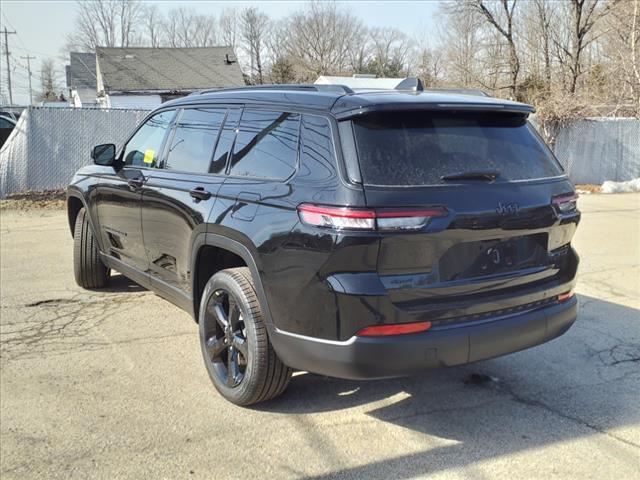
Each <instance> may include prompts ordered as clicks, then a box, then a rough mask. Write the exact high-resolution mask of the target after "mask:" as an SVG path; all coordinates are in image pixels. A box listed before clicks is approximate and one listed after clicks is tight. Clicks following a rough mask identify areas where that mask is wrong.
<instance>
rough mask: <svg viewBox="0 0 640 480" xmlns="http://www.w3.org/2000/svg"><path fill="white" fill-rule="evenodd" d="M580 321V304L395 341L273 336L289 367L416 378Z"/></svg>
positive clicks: (547, 336)
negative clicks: (427, 371)
mask: <svg viewBox="0 0 640 480" xmlns="http://www.w3.org/2000/svg"><path fill="white" fill-rule="evenodd" d="M576 317H577V299H576V298H575V297H574V298H572V299H571V300H569V301H567V302H565V303H562V304H555V305H553V306H550V307H546V308H540V309H537V310H533V311H528V312H523V313H520V314H516V315H513V316H509V317H507V318H505V317H502V318H500V319H496V320H494V321H484V322H481V323H478V324H468V323H467V324H463V325H459V326H451V327H450V328H442V329H437V330H434V329H432V330H428V331H426V332H422V333H416V334H409V335H396V336H391V337H352V338H350V339H349V340H347V341H345V342H338V341H331V340H323V339H315V338H311V337H304V336H301V335H295V334H289V333H286V332H282V331H279V330H276V329H272V331H270V332H269V333H270V338H271V342H272V344H273V346H274V348H275V350H276V352H277V353H278V356H279V357H280V359H281V360H282V361H283V362H284V363H285V364H287V365H289V366H290V367H293V368H296V369H299V370H306V371H309V372H313V373H318V374H322V375H328V376H331V377H338V378H346V379H369V378H389V377H398V376H405V375H411V374H415V373H419V372H421V371H424V370H427V369H430V368H436V367H441V366H453V365H461V364H465V363H471V362H477V361H480V360H486V359H489V358H493V357H498V356H501V355H506V354H508V353H512V352H516V351H519V350H523V349H525V348H530V347H533V346H536V345H540V344H541V343H544V342H547V341H549V340H552V339H554V338H556V337H558V336H560V335H562V334H563V333H564V332H566V331H567V330H568V329H569V328H570V327H571V325H572V324H573V322H574V321H575V320H576Z"/></svg>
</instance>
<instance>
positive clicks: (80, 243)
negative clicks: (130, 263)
mask: <svg viewBox="0 0 640 480" xmlns="http://www.w3.org/2000/svg"><path fill="white" fill-rule="evenodd" d="M73 273H74V275H75V277H76V283H77V284H78V285H80V286H81V287H82V288H88V289H94V288H103V287H106V286H107V284H108V283H109V277H110V273H111V272H110V270H109V269H108V268H107V267H106V266H105V264H104V263H102V260H100V253H99V250H98V244H97V243H96V239H95V237H94V236H93V230H91V224H90V223H89V219H88V218H87V215H86V211H85V209H84V208H81V209H80V211H79V212H78V216H77V217H76V224H75V227H74V233H73Z"/></svg>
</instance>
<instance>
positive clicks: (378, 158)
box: [354, 112, 562, 185]
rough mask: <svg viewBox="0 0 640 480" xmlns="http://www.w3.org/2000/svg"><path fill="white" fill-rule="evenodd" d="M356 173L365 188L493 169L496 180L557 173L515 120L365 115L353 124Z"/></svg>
mask: <svg viewBox="0 0 640 480" xmlns="http://www.w3.org/2000/svg"><path fill="white" fill-rule="evenodd" d="M354 132H355V137H356V144H357V148H358V158H359V160H360V169H361V171H362V176H363V180H364V183H365V184H368V185H429V184H440V183H444V182H443V180H441V177H442V176H444V175H453V174H457V173H463V172H472V171H483V170H484V171H487V170H496V171H498V172H500V176H499V177H498V181H507V180H525V179H533V178H545V177H551V176H557V175H561V174H562V170H561V168H560V167H559V165H558V163H557V162H556V161H555V159H554V158H553V157H552V156H551V154H550V153H549V150H548V149H547V147H546V146H545V145H544V144H543V143H542V141H541V140H540V139H539V138H538V137H537V136H536V135H535V134H534V133H533V127H531V126H530V125H529V124H528V123H527V121H526V119H525V118H524V117H522V116H520V115H518V116H516V115H504V114H503V115H491V114H486V113H482V114H464V115H456V116H452V115H451V114H449V115H435V114H428V113H425V112H414V113H409V112H403V113H385V114H384V115H381V114H375V115H367V116H364V117H362V118H360V119H358V120H355V121H354Z"/></svg>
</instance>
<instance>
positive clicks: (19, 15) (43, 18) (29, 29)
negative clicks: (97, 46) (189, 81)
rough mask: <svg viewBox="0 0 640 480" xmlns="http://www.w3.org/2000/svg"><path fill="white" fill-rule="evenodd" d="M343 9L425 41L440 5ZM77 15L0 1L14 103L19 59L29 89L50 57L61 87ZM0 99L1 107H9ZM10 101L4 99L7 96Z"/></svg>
mask: <svg viewBox="0 0 640 480" xmlns="http://www.w3.org/2000/svg"><path fill="white" fill-rule="evenodd" d="M149 3H155V4H157V5H158V7H159V8H160V10H161V11H162V12H168V11H169V10H171V9H173V8H177V7H178V6H180V5H185V4H186V5H188V6H190V7H193V8H194V9H195V10H197V11H198V12H200V13H206V14H214V15H216V16H217V15H218V14H219V13H220V12H221V11H222V10H223V9H225V8H231V7H235V8H244V7H247V6H257V7H259V8H260V9H261V10H262V11H263V12H265V13H266V14H267V15H269V17H271V18H273V19H281V18H283V17H286V16H287V15H288V14H290V13H291V12H293V11H295V10H297V9H299V8H300V7H302V6H303V5H304V2H300V1H294V0H291V1H260V2H246V1H235V2H233V1H224V2H223V1H219V2H216V1H189V2H187V1H184V2H177V1H154V2H149ZM336 3H338V4H339V5H340V6H341V7H342V8H344V9H345V10H348V11H350V12H351V13H353V14H354V15H356V16H357V17H359V18H360V19H361V20H362V21H363V22H364V23H365V24H366V25H368V26H371V27H396V28H399V29H400V30H402V31H403V32H405V33H406V34H408V35H416V36H419V37H423V35H424V33H425V32H426V36H427V37H428V36H429V32H431V31H433V30H434V29H435V24H436V18H435V16H436V12H437V10H438V2H437V1H436V0H431V1H394V2H392V1H386V2H385V1H362V0H360V1H356V0H351V1H338V2H336ZM75 13H76V2H75V1H56V0H48V1H27V0H2V1H0V29H2V30H4V29H5V28H6V29H7V30H9V31H14V30H15V31H16V32H18V33H17V35H9V36H8V40H9V51H10V65H11V69H10V70H11V83H12V91H13V101H14V104H19V105H26V104H28V102H29V80H28V74H27V60H26V59H22V58H20V57H24V56H27V55H30V56H35V57H36V58H35V59H32V60H31V70H32V74H33V77H32V82H33V89H34V91H37V90H38V89H39V85H40V80H39V77H38V74H39V70H40V62H41V61H42V59H44V58H53V59H54V60H55V61H56V65H57V80H58V83H59V84H60V85H64V83H65V82H64V59H63V57H61V51H62V49H63V47H64V44H65V34H67V33H69V32H71V31H72V30H73V24H74V17H75ZM0 44H1V47H2V51H1V53H2V56H1V57H0V60H1V62H0V67H1V70H0V71H1V73H0V91H1V93H2V95H3V97H7V96H8V94H7V71H6V63H5V62H6V60H5V55H4V52H5V50H4V47H5V45H4V35H2V38H1V42H0ZM4 100H5V99H4V98H2V101H0V103H3V104H4V103H7V102H6V101H4ZM7 100H8V98H7Z"/></svg>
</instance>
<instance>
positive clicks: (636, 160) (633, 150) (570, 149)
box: [554, 118, 640, 185]
mask: <svg viewBox="0 0 640 480" xmlns="http://www.w3.org/2000/svg"><path fill="white" fill-rule="evenodd" d="M554 153H555V154H556V157H558V160H559V161H560V163H562V166H563V167H564V169H565V170H566V172H567V173H568V174H569V178H571V180H572V181H573V182H574V183H575V184H579V183H581V184H585V183H592V184H597V185H600V184H602V183H603V182H604V181H605V180H612V181H615V182H623V181H627V180H631V179H634V178H638V177H640V120H639V119H637V118H586V119H584V120H578V121H576V122H573V123H572V124H571V125H569V126H567V127H565V128H563V129H562V130H561V131H560V133H559V134H558V136H557V139H556V144H555V148H554Z"/></svg>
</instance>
